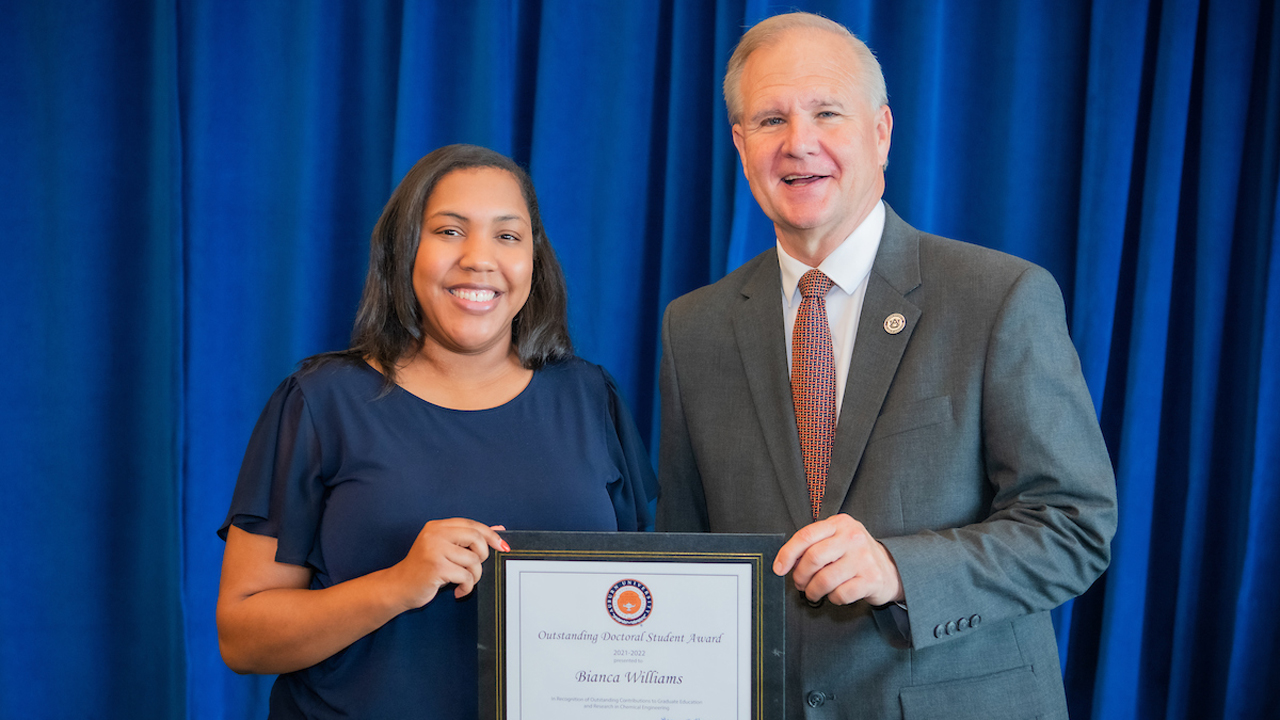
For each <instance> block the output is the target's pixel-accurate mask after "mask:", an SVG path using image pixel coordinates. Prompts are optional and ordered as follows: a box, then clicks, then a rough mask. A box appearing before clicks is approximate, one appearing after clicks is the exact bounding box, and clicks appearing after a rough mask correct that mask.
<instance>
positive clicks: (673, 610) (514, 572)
mask: <svg viewBox="0 0 1280 720" xmlns="http://www.w3.org/2000/svg"><path fill="white" fill-rule="evenodd" d="M505 570H506V577H505V582H504V589H503V592H504V593H505V594H506V602H505V603H504V606H505V611H504V612H505V618H504V619H505V625H506V628H505V629H506V633H505V635H506V638H505V647H504V648H503V652H502V656H503V660H502V661H503V662H504V664H505V673H504V674H505V693H504V694H505V695H506V711H507V713H506V717H509V718H512V720H543V719H545V718H562V719H564V720H589V719H590V720H595V719H598V718H619V719H620V720H628V719H630V718H635V719H637V720H639V719H641V718H645V719H648V718H652V719H653V720H740V719H743V720H745V719H746V718H750V717H752V715H751V708H752V706H751V690H752V684H751V670H752V668H751V662H752V652H751V650H752V648H751V639H752V631H751V630H752V625H751V620H752V617H751V609H752V596H751V583H752V575H751V565H750V564H749V563H692V562H691V563H680V562H626V563H621V562H609V561H600V562H591V561H588V562H582V561H574V562H568V561H557V560H515V559H512V560H508V561H507V563H506V568H505Z"/></svg>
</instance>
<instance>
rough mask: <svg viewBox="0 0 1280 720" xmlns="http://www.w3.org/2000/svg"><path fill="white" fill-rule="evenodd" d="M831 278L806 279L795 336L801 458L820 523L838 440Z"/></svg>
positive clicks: (812, 274) (815, 274) (794, 391)
mask: <svg viewBox="0 0 1280 720" xmlns="http://www.w3.org/2000/svg"><path fill="white" fill-rule="evenodd" d="M831 285H832V282H831V278H829V277H827V276H826V275H823V274H822V273H821V272H819V271H817V270H810V271H808V272H806V273H805V274H804V277H802V278H800V296H801V297H802V298H803V299H802V300H801V301H800V310H799V312H797V313H796V324H795V327H794V328H793V329H792V331H791V397H792V399H793V401H794V402H795V405H796V426H797V428H798V429H799V430H800V452H801V454H802V455H803V456H804V476H805V480H806V481H807V482H808V484H809V502H810V503H811V504H812V506H813V519H814V520H817V519H818V509H819V508H820V507H821V506H822V493H823V492H824V491H825V490H826V488H827V470H828V468H830V466H831V443H832V440H833V439H834V438H835V434H836V368H835V360H834V356H833V353H832V350H831V326H830V325H829V324H828V323H827V291H828V290H830V289H831Z"/></svg>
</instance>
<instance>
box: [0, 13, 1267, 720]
mask: <svg viewBox="0 0 1280 720" xmlns="http://www.w3.org/2000/svg"><path fill="white" fill-rule="evenodd" d="M793 8H796V9H804V10H810V11H814V12H820V13H822V14H824V15H827V16H828V17H831V18H833V19H835V20H837V21H840V22H842V23H844V24H845V25H847V26H848V27H849V28H850V29H852V30H853V31H854V32H855V33H857V34H859V35H860V36H861V37H863V38H864V39H865V40H866V41H867V42H868V43H869V44H870V45H871V47H872V48H873V49H875V50H876V52H877V53H878V55H879V57H880V60H881V63H882V65H883V67H884V72H885V76H886V80H887V82H888V87H889V97H890V105H891V107H892V109H893V113H894V119H895V128H894V129H895V132H894V143H893V149H892V152H891V154H890V165H889V169H888V175H887V184H888V188H887V192H886V199H887V200H888V202H889V203H890V204H892V205H893V207H894V209H895V210H896V211H897V212H898V213H899V214H901V215H902V216H903V217H904V218H905V219H906V220H907V221H908V222H911V223H912V224H914V225H916V226H917V227H919V228H921V229H925V230H928V231H932V232H935V233H939V234H943V235H948V236H951V237H955V238H959V239H963V240H967V241H970V242H975V243H979V244H982V245H986V246H989V247H994V248H998V249H1000V250H1004V251H1006V252H1010V253H1013V254H1015V255H1019V256H1021V257H1025V258H1027V259H1030V260H1032V261H1034V262H1037V263H1039V264H1041V265H1043V266H1045V267H1046V268H1048V269H1049V270H1050V271H1051V272H1052V273H1053V274H1054V275H1055V277H1056V278H1057V279H1058V282H1059V283H1060V284H1061V286H1062V289H1063V292H1064V294H1065V296H1066V299H1067V304H1068V312H1069V315H1070V317H1069V321H1070V327H1071V330H1072V334H1073V338H1074V340H1075V342H1076V346H1077V348H1078V349H1079V351H1080V356H1081V360H1082V362H1083V365H1084V371H1085V374H1086V378H1087V380H1088V382H1089V387H1090V389H1091V391H1092V393H1093V397H1094V402H1095V404H1096V406H1097V408H1098V411H1099V414H1100V419H1101V422H1102V426H1103V430H1104V433H1105V436H1106V439H1107V442H1108V445H1109V447H1110V449H1111V453H1112V458H1113V461H1114V463H1115V467H1116V471H1117V483H1118V492H1119V498H1120V528H1119V532H1118V534H1117V536H1116V539H1115V543H1114V546H1113V550H1114V553H1113V554H1114V558H1113V562H1112V565H1111V569H1110V570H1108V572H1107V573H1106V574H1105V575H1104V576H1103V578H1102V579H1100V580H1099V581H1098V582H1097V583H1096V584H1095V586H1094V587H1093V588H1092V589H1091V590H1090V591H1089V592H1088V593H1087V594H1085V595H1084V596H1083V597H1081V598H1080V599H1078V600H1076V601H1074V602H1073V603H1068V605H1066V606H1064V607H1063V608H1061V609H1059V610H1058V611H1057V612H1056V613H1055V621H1056V623H1057V627H1058V630H1059V637H1060V644H1061V653H1062V656H1063V660H1064V665H1063V667H1064V673H1065V678H1066V684H1067V691H1068V700H1069V703H1070V707H1071V710H1072V717H1075V718H1098V719H1107V720H1111V719H1115V720H1120V719H1128V718H1135V717H1144V718H1146V717H1162V718H1261V717H1270V716H1272V715H1271V713H1273V712H1274V707H1275V706H1276V705H1277V704H1278V703H1280V690H1277V688H1278V687H1280V660H1278V659H1277V657H1278V653H1277V650H1280V627H1278V625H1277V622H1278V621H1277V615H1278V614H1277V612H1276V611H1275V608H1274V605H1275V598H1276V597H1277V595H1278V593H1280V470H1278V469H1277V468H1278V467H1280V252H1278V250H1280V226H1277V223H1276V215H1277V205H1278V203H1280V194H1278V193H1277V174H1278V172H1280V13H1278V12H1277V9H1276V4H1275V3H1274V2H1272V1H1271V0H1095V1H1094V2H1061V3H1057V2H1045V3H1036V2H1020V1H1018V0H937V1H925V0H897V1H895V0H846V1H838V0H830V1H828V2H819V1H816V0H815V1H803V0H797V1H795V2H789V3H785V4H782V3H766V2H760V1H757V0H714V1H713V0H706V1H705V2H681V1H678V0H619V1H617V2H613V1H608V0H598V1H596V0H575V1H570V0H531V1H528V2H519V1H517V0H476V1H474V2H456V1H449V2H412V1H410V0H401V1H398V2H392V1H383V2H346V1H341V0H328V1H326V0H313V1H310V2H288V1H276V0H270V1H267V2H261V1H259V2H251V1H249V0H167V1H162V0H151V1H149V2H148V1H144V0H134V1H129V0H116V1H115V2H109V1H106V0H77V1H75V2H72V1H71V0H47V1H40V0H30V1H26V2H24V1H23V0H0V233H2V234H3V245H2V246H0V303H2V309H0V323H2V324H0V330H2V331H3V334H2V335H0V337H3V338H5V339H6V340H7V341H8V342H9V343H10V363H11V366H12V369H11V370H10V371H8V372H6V373H4V380H3V382H2V383H0V457H3V458H5V459H6V460H8V461H9V464H8V467H7V472H5V473H4V475H3V479H2V480H0V488H2V490H0V503H2V506H0V507H3V509H4V512H3V516H4V518H5V521H6V522H5V527H4V529H3V531H2V532H0V538H3V540H0V718H64V717H100V718H116V717H120V718H124V717H129V718H181V717H186V718H201V719H204V718H235V719H240V718H255V717H263V716H264V714H265V699H266V694H267V692H268V689H269V686H270V682H271V678H269V677H241V676H237V675H235V674H233V673H232V672H231V671H229V670H228V669H227V668H226V667H225V666H224V665H223V664H222V662H221V660H220V658H219V655H218V647H217V638H216V631H215V627H214V620H213V610H214V601H215V597H216V592H217V584H218V571H219V564H220V561H221V552H222V543H221V541H219V540H218V539H217V538H216V536H215V535H214V530H215V529H216V528H217V527H218V525H219V524H220V522H221V520H222V518H223V515H224V514H225V512H226V508H227V504H228V501H229V499H230V494H231V489H232V486H233V484H234V480H235V476H236V472H237V469H238V467H239V462H240V457H241V453H242V452H243V450H244V446H245V443H246V441H247V439H248V436H249V432H250V430H251V428H252V426H253V423H254V420H255V419H256V417H257V414H258V412H259V411H260V410H261V407H262V404H263V403H264V402H265V400H266V397H267V395H268V394H269V393H270V391H271V389H272V388H273V387H274V386H275V385H276V384H277V383H278V382H279V381H280V380H281V379H282V378H283V377H284V376H285V375H287V374H288V373H289V372H290V371H291V370H292V368H293V367H294V365H295V363H296V362H297V361H298V360H300V359H301V358H303V357H305V356H307V355H310V354H312V353H316V352H319V351H323V350H332V349H338V348H342V347H345V345H346V341H347V337H348V333H349V332H350V327H351V321H352V319H353V316H354V310H355V306H356V303H357V300H358V297H359V292H360V288H361V286H362V283H363V279H364V273H365V268H366V263H367V252H368V237H369V233H370V231H371V229H372V226H373V223H374V221H375V220H376V218H377V216H378V214H379V212H380V210H381V207H382V204H383V203H384V202H385V201H386V199H387V197H388V195H389V194H390V191H391V189H392V188H393V187H394V186H395V184H396V183H397V182H398V181H399V179H400V177H401V176H402V175H403V173H404V172H405V171H406V170H407V169H408V168H409V167H410V165H412V163H413V162H414V161H416V160H417V159H418V158H419V157H421V156H422V155H424V154H426V153H427V152H429V151H430V150H432V149H434V148H436V147H438V146H440V145H444V144H447V143H452V142H471V143H477V144H482V145H487V146H489V147H492V148H494V149H497V150H499V151H501V152H504V153H507V154H510V155H512V156H513V157H514V158H516V160H517V161H519V162H521V163H522V164H524V165H526V166H527V167H529V168H530V170H531V172H532V175H533V178H534V180H535V182H536V184H537V188H538V192H539V196H540V200H541V203H542V211H543V217H544V220H545V222H546V225H547V228H548V232H549V234H550V236H551V239H552V243H553V245H554V246H555V248H556V250H557V252H558V253H559V255H560V258H561V260H562V262H563V264H564V267H565V271H566V273H567V276H568V282H569V290H570V304H571V323H572V329H573V332H574V335H575V341H576V343H577V346H578V349H579V352H580V354H581V355H583V356H584V357H586V358H588V359H591V360H593V361H596V362H599V363H602V364H603V365H605V366H606V367H607V368H609V370H610V371H611V372H612V373H613V374H614V375H615V376H616V377H617V379H618V381H619V383H620V386H621V387H622V388H623V391H624V393H625V395H626V397H627V399H628V401H629V403H630V405H631V407H632V409H633V411H634V413H635V415H636V418H637V421H638V423H639V424H640V427H641V428H642V429H645V430H647V431H648V437H647V439H648V440H650V441H651V443H652V442H653V441H654V440H656V433H654V432H652V429H653V428H654V426H655V423H656V419H657V398H656V363H657V356H658V346H657V342H658V339H657V335H658V333H657V330H658V324H659V321H660V318H661V313H662V310H663V308H664V307H665V305H666V303H667V302H668V301H670V300H671V299H672V298H674V297H676V296H677V295H680V294H682V293H684V292H687V291H688V290H691V289H693V288H695V287H698V286H700V285H703V284H706V283H708V282H712V281H714V280H716V279H718V278H719V277H721V276H723V275H724V274H725V273H726V272H728V271H729V270H731V269H732V268H734V267H736V266H737V265H738V264H740V263H741V262H743V261H744V260H746V259H748V258H750V257H751V256H753V255H755V254H756V253H757V252H759V251H760V250H762V249H764V248H766V247H769V246H770V245H771V244H772V243H773V234H772V227H771V225H770V224H769V222H768V220H767V219H766V218H765V217H764V216H763V215H762V214H761V212H760V211H759V209H758V207H756V205H755V202H754V200H753V199H752V198H751V195H750V191H749V189H748V188H747V186H746V183H745V180H744V179H743V177H742V174H741V168H740V166H739V165H738V161H737V156H736V153H735V151H734V149H733V145H732V142H731V139H730V134H729V128H728V125H727V121H726V118H725V111H724V106H723V102H722V101H721V99H720V96H719V87H720V81H721V77H722V73H723V69H724V64H725V62H726V60H727V59H728V56H729V53H730V52H731V50H732V47H733V45H734V43H735V42H736V41H737V38H738V37H739V36H740V34H741V32H742V30H743V29H744V28H745V27H746V26H749V25H751V24H752V23H754V22H756V21H758V20H760V19H762V18H764V17H766V16H768V15H771V14H775V13H777V12H782V11H787V10H790V9H793ZM651 449H652V451H653V452H654V453H655V454H656V451H657V448H656V447H653V446H652V444H651ZM465 660H466V659H460V661H465Z"/></svg>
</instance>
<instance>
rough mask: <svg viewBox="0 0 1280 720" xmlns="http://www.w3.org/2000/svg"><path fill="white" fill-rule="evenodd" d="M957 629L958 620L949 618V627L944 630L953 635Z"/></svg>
mask: <svg viewBox="0 0 1280 720" xmlns="http://www.w3.org/2000/svg"><path fill="white" fill-rule="evenodd" d="M955 631H956V621H955V620H948V621H947V629H946V630H945V631H944V632H946V633H947V634H948V635H951V634H954V633H955Z"/></svg>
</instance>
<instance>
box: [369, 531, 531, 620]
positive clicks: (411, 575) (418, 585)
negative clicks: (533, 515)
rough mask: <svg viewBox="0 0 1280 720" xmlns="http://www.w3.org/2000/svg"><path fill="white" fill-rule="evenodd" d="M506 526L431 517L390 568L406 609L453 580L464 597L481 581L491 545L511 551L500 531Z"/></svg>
mask: <svg viewBox="0 0 1280 720" xmlns="http://www.w3.org/2000/svg"><path fill="white" fill-rule="evenodd" d="M505 529H506V528H504V527H503V526H501V525H494V526H492V527H489V526H487V525H482V524H480V523H478V522H476V521H475V520H468V519H466V518H448V519H445V520H432V521H431V522H429V523H427V524H426V525H424V526H422V531H421V532H419V533H418V537H417V539H416V540H414V541H413V547H411V548H409V554H408V555H406V556H405V558H404V559H403V560H401V561H400V562H398V563H396V564H395V565H393V566H391V567H390V568H389V569H388V574H389V575H390V576H391V578H392V579H393V582H394V583H395V585H396V587H397V588H399V589H401V590H402V591H403V601H402V602H403V604H404V608H405V609H406V610H412V609H414V608H420V607H422V606H423V605H426V604H427V603H429V602H431V600H432V599H433V598H435V596H436V593H438V592H439V591H440V588H442V587H444V586H445V585H448V584H450V583H453V584H456V585H457V587H456V588H454V591H453V596H454V597H455V598H461V597H465V596H466V595H467V594H468V593H470V592H471V590H472V589H473V588H474V587H475V585H476V583H477V582H479V581H480V564H481V563H483V562H484V561H485V558H487V557H489V548H493V549H495V550H502V551H503V552H507V551H509V550H511V548H510V547H508V546H507V543H506V542H505V541H504V540H503V539H502V537H501V536H499V535H498V533H497V531H498V530H505Z"/></svg>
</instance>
